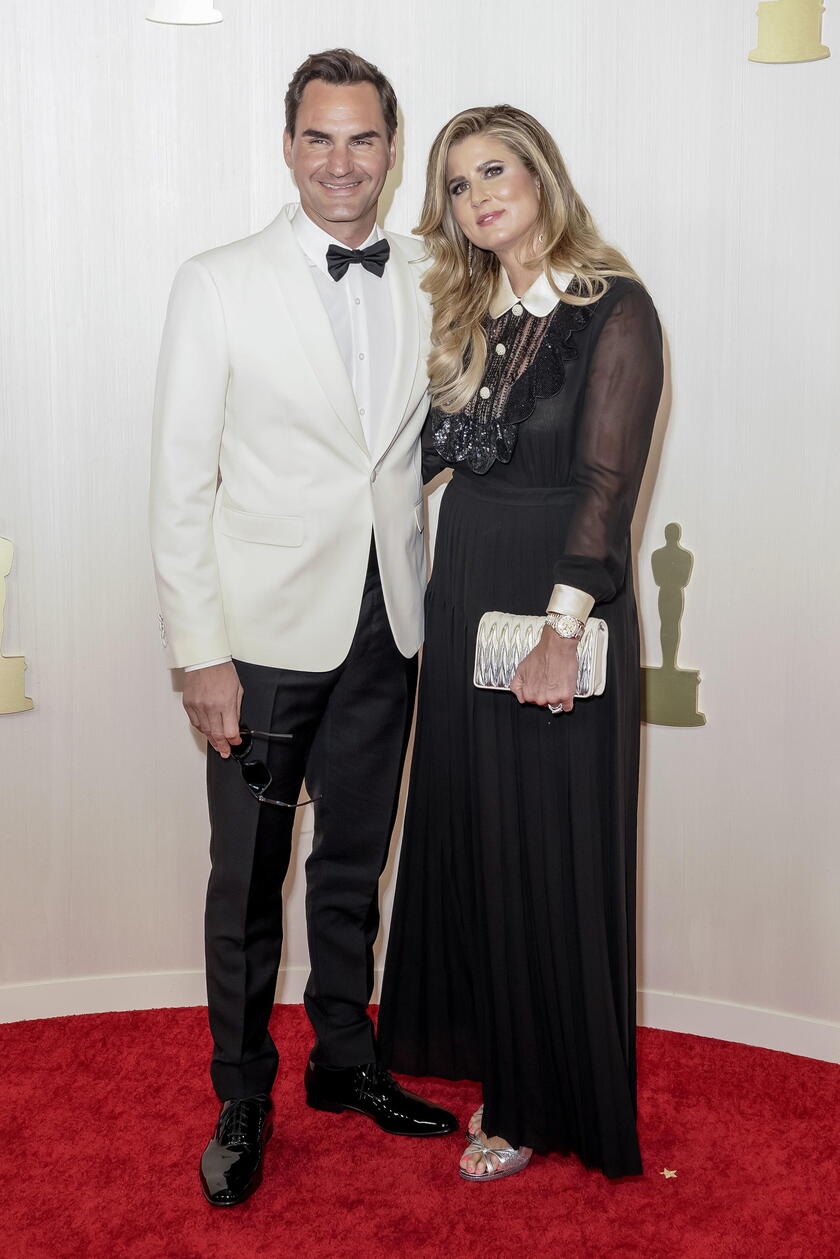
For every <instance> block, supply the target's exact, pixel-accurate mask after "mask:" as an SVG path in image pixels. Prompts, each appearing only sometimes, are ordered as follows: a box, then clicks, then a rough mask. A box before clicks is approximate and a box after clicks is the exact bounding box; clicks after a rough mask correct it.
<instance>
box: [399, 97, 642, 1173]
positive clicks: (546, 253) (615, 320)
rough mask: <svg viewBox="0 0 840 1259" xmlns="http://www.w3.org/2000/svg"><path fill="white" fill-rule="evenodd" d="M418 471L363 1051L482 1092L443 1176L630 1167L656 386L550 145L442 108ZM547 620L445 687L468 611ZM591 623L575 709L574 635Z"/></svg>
mask: <svg viewBox="0 0 840 1259" xmlns="http://www.w3.org/2000/svg"><path fill="white" fill-rule="evenodd" d="M417 231H418V233H420V234H422V236H423V237H424V239H425V241H426V244H427V248H428V252H429V254H430V257H431V264H430V266H429V270H428V272H427V275H426V278H425V280H424V287H425V288H426V290H427V291H428V293H429V294H430V297H431V300H432V304H433V310H434V321H433V327H432V344H433V349H432V353H431V356H430V359H429V369H430V378H431V392H432V410H431V412H430V414H429V419H428V422H427V426H426V431H425V434H424V450H425V453H426V455H427V472H428V473H429V474H430V475H434V473H435V471H438V470H440V469H441V468H442V467H444V466H447V465H448V466H451V467H453V468H454V474H453V476H452V480H451V483H450V485H449V486H448V488H447V490H446V493H445V495H444V498H443V502H442V507H441V513H440V521H439V526H438V535H437V543H436V553H435V562H434V570H433V575H432V579H431V583H430V585H429V589H428V594H427V628H426V646H425V652H424V662H423V673H422V680H421V685H420V698H419V710H418V718H417V733H416V740H415V750H414V762H413V768H412V776H411V791H410V798H409V804H408V809H407V815H406V825H405V832H404V838H403V848H402V859H401V864H400V873H399V881H398V886H397V893H396V903H395V907H394V914H393V926H392V930H391V939H390V946H389V952H388V960H387V966H386V971H385V981H384V989H383V997H382V1007H381V1012H380V1024H379V1044H380V1047H381V1052H382V1054H383V1056H384V1057H385V1059H386V1061H387V1062H389V1063H390V1065H392V1066H393V1067H394V1068H395V1069H397V1070H400V1071H405V1072H408V1073H410V1074H413V1075H426V1074H430V1075H437V1076H445V1077H448V1078H452V1079H458V1078H465V1077H466V1078H470V1079H477V1080H481V1081H482V1084H483V1093H484V1103H483V1111H482V1109H481V1108H480V1109H479V1110H478V1111H477V1112H476V1114H475V1115H474V1116H473V1118H472V1120H471V1121H470V1125H469V1140H470V1144H469V1146H468V1148H467V1150H466V1152H465V1153H464V1155H463V1157H462V1159H461V1165H460V1173H461V1175H462V1176H464V1177H465V1178H466V1179H469V1180H473V1181H488V1180H491V1179H496V1178H499V1177H501V1176H504V1175H510V1174H512V1173H513V1172H516V1171H519V1170H521V1169H523V1168H524V1167H525V1166H527V1163H528V1161H529V1159H530V1157H531V1154H532V1152H533V1151H534V1150H536V1151H537V1152H539V1153H544V1152H548V1151H551V1150H560V1151H565V1152H569V1151H571V1152H574V1153H576V1154H577V1155H578V1156H579V1157H580V1159H581V1160H582V1161H583V1163H584V1164H585V1165H586V1166H588V1167H598V1168H601V1169H602V1170H603V1171H604V1173H605V1174H606V1175H607V1176H610V1177H616V1176H622V1175H627V1174H636V1173H639V1172H641V1159H640V1154H639V1146H638V1139H637V1135H636V1122H635V1118H636V1097H635V1045H634V1038H635V975H634V969H635V958H634V944H635V923H634V911H635V887H634V882H635V851H636V804H637V791H638V756H639V642H638V627H637V619H636V606H635V597H634V592H633V583H632V571H631V563H630V551H629V533H630V522H631V518H632V516H633V510H634V506H635V502H636V496H637V493H638V489H639V483H640V480H641V477H642V472H643V469H644V464H645V459H646V457H647V451H648V446H649V443H650V436H651V430H652V428H653V422H654V417H655V414H656V409H657V405H658V402H659V397H660V392H661V386H662V345H661V333H660V329H659V323H658V320H657V316H656V311H655V309H654V307H653V303H652V302H651V300H650V297H649V296H648V294H647V292H646V291H645V289H644V288H643V287H642V285H641V284H640V283H639V281H638V279H637V278H636V276H635V273H634V272H633V270H632V268H631V267H630V265H629V264H628V262H627V261H626V260H625V259H624V258H623V256H622V255H621V254H620V253H618V252H617V251H616V250H615V249H612V248H610V247H609V246H608V245H606V244H605V243H604V241H603V240H602V239H601V238H600V236H599V235H598V232H597V230H596V228H595V226H594V224H593V222H592V219H591V217H590V215H589V212H588V211H587V209H586V207H585V205H584V204H583V202H582V201H581V199H580V197H579V196H578V195H577V193H576V192H575V190H574V188H573V186H572V183H571V180H570V179H569V176H568V173H567V171H566V168H565V166H564V163H563V160H562V158H561V156H560V154H559V152H558V150H557V147H556V145H555V143H554V141H553V140H552V138H551V136H550V135H549V134H548V133H547V132H546V130H545V129H544V128H543V127H542V126H541V125H540V124H539V123H538V122H537V121H536V120H535V119H534V118H532V117H531V116H530V115H529V114H526V113H523V112H522V111H521V110H518V109H513V108H511V107H510V106H507V105H502V106H498V107H495V108H486V109H470V110H467V111H465V112H463V113H461V114H458V115H457V117H455V118H453V119H452V121H451V122H449V123H448V124H447V125H446V126H445V127H444V128H443V130H442V131H441V133H440V134H439V135H438V137H437V139H436V140H435V143H434V145H433V148H432V151H431V154H430V157H429V166H428V174H427V187H426V199H425V204H424V208H423V218H422V222H421V224H420V226H419V228H418V229H417ZM546 609H548V610H549V612H550V613H551V616H550V617H549V621H550V624H549V623H547V624H546V627H545V629H544V630H543V631H542V635H541V637H540V640H539V642H538V644H537V646H536V647H535V648H534V650H533V651H532V652H531V654H530V655H529V656H528V657H527V658H526V659H525V660H523V661H522V662H521V664H520V665H519V667H518V669H517V671H516V674H515V676H514V679H513V681H512V683H511V691H512V692H513V694H505V693H503V692H498V691H484V690H478V689H476V688H475V686H474V685H473V682H472V675H473V662H474V655H475V643H476V631H477V627H478V623H479V620H480V618H481V616H482V614H483V613H484V612H487V611H491V610H493V611H501V612H511V613H532V614H537V613H541V612H543V611H544V610H546ZM590 614H592V615H595V616H598V617H601V618H603V619H604V620H605V621H606V622H607V624H608V627H609V656H608V674H607V685H606V690H605V692H604V694H603V695H601V696H599V697H597V698H591V699H588V700H584V701H581V702H579V703H575V701H574V691H575V680H576V675H577V662H576V651H577V639H578V637H579V634H580V632H581V630H582V626H583V623H584V622H585V620H586V618H587V616H588V615H590Z"/></svg>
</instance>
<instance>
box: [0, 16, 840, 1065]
mask: <svg viewBox="0 0 840 1259" xmlns="http://www.w3.org/2000/svg"><path fill="white" fill-rule="evenodd" d="M221 7H222V9H223V12H224V14H225V21H224V23H223V24H222V25H220V26H214V27H206V28H194V29H189V28H179V27H166V26H160V25H153V24H150V23H147V22H145V21H144V20H143V13H144V0H87V3H85V4H84V5H57V4H55V3H51V2H50V0H4V4H3V8H2V15H0V58H2V66H1V67H0V170H2V172H3V177H2V180H0V303H1V304H2V339H1V340H0V347H1V348H0V352H1V353H2V367H1V369H0V405H1V406H2V438H3V445H2V464H1V465H0V468H1V469H2V470H1V471H0V534H4V535H7V536H9V537H11V538H12V539H13V540H14V542H15V544H16V547H17V552H16V561H15V569H14V572H13V575H12V578H11V579H10V580H9V583H8V586H9V589H8V602H7V618H6V619H7V629H6V641H5V651H6V652H7V654H11V653H14V652H23V653H25V655H26V657H27V659H28V661H29V665H30V670H29V673H28V687H29V693H30V694H31V695H32V696H33V697H34V698H35V703H36V707H35V708H34V710H33V711H31V712H29V713H24V714H20V715H16V716H6V717H0V772H1V773H2V779H3V786H2V809H0V825H2V861H3V875H2V883H0V916H1V920H2V958H1V959H0V983H2V984H3V985H5V986H4V987H2V989H0V1017H2V1018H6V1019H14V1018H22V1017H31V1016H38V1015H44V1014H55V1013H66V1012H74V1011H83V1010H92V1009H113V1008H122V1007H128V1006H132V1005H141V1006H142V1005H155V1004H158V1005H160V1004H180V1003H191V1002H199V1001H201V1000H202V999H203V981H202V976H201V958H202V946H201V916H202V899H203V885H204V881H205V878H206V873H207V856H206V850H207V824H206V814H205V804H204V798H203V768H204V758H203V753H202V750H201V748H200V747H199V744H198V741H197V740H194V739H193V738H192V737H191V735H190V733H189V731H188V728H187V726H186V720H185V718H184V717H183V714H182V711H181V708H180V699H179V695H178V694H177V691H176V690H175V689H174V687H173V682H172V680H171V677H170V675H169V673H168V672H167V671H166V670H165V668H164V663H163V653H162V651H161V648H160V644H159V640H158V632H157V627H156V615H157V605H156V601H155V594H154V589H153V584H152V577H151V568H150V561H149V558H148V545H147V540H146V524H145V510H146V509H145V501H146V486H147V447H148V437H149V412H150V406H151V398H152V389H153V380H154V369H155V361H156V355H157V347H158V340H159V336H160V330H161V325H162V320H163V314H164V308H165V303H166V297H167V293H168V288H169V284H170V281H171V278H172V275H173V273H174V271H175V268H176V266H177V265H178V263H179V262H180V261H181V260H182V259H183V258H185V257H187V256H189V255H191V254H194V253H196V252H198V251H199V250H202V249H205V248H208V247H209V246H211V245H214V244H217V243H221V242H223V241H226V240H230V239H233V238H235V237H238V236H242V235H245V234H247V233H249V232H251V231H253V230H255V229H257V228H259V227H261V226H262V225H263V224H264V223H265V222H267V221H268V219H269V218H270V217H272V216H273V214H274V213H275V212H276V209H277V207H278V206H279V205H280V204H281V203H282V202H283V201H284V200H288V199H291V198H292V196H293V195H294V194H293V189H292V188H291V186H290V184H289V181H288V179H287V177H286V173H285V169H284V167H283V166H282V158H281V150H280V140H281V131H282V100H283V94H284V91H285V86H286V83H287V80H288V77H289V75H290V73H291V71H292V70H293V69H294V67H295V66H296V65H297V64H298V62H299V61H300V60H301V59H302V58H303V57H304V56H305V55H306V54H307V53H308V52H311V51H315V50H317V49H319V48H323V47H328V46H331V45H335V44H348V45H350V46H352V47H354V48H356V49H357V50H359V51H361V52H363V53H364V54H365V55H367V56H369V57H370V58H372V59H373V60H374V61H376V62H378V63H379V64H380V65H381V66H382V68H383V69H385V70H386V72H388V73H389V74H390V76H391V77H392V79H393V82H394V84H395V86H396V88H397V92H398V94H399V96H400V100H401V104H402V109H403V112H404V119H405V125H404V129H403V135H404V157H403V160H402V161H401V163H400V165H399V167H398V170H397V172H396V175H397V178H396V179H394V180H393V185H392V192H391V195H392V204H391V205H390V207H389V214H388V221H389V224H390V225H391V226H392V227H394V228H395V229H397V230H401V231H406V230H409V229H410V228H411V227H412V225H413V224H414V222H415V221H416V217H417V212H418V207H419V204H420V198H421V190H422V179H423V167H424V161H425V155H426V153H427V151H428V148H429V144H430V142H431V140H432V138H433V136H434V134H435V132H436V131H437V129H438V127H439V126H440V125H441V124H442V123H443V121H444V120H445V119H446V118H448V117H449V116H450V115H451V114H452V113H454V112H455V111H456V110H458V109H460V108H462V107H464V106H467V105H472V104H476V103H482V104H484V103H491V102H495V101H498V100H507V101H510V102H513V103H515V104H518V105H521V106H524V107H525V108H526V109H529V110H531V111H532V112H533V113H535V114H537V115H538V116H539V117H540V118H541V119H542V120H543V121H544V122H545V123H546V124H548V125H549V126H550V127H551V129H552V130H553V131H554V133H555V135H556V136H557V138H558V140H559V142H560V145H561V148H562V149H563V151H564V153H565V155H566V157H567V160H568V162H569V165H570V167H571V170H572V173H573V176H574V178H575V180H576V182H577V184H578V187H579V188H580V190H581V192H582V193H583V195H584V196H585V198H586V199H587V201H588V202H589V204H590V206H591V207H592V209H593V211H594V213H595V215H596V218H597V220H598V222H599V223H600V225H601V227H602V229H603V230H604V232H605V233H606V234H607V235H608V236H609V237H611V238H613V239H615V240H616V241H617V242H619V243H620V244H621V245H622V247H623V248H624V249H625V250H626V252H627V253H628V254H629V256H630V257H631V258H632V260H633V261H634V263H635V264H636V266H637V268H638V270H639V271H640V273H641V274H642V276H643V277H644V278H645V280H646V281H647V283H648V285H649V287H650V289H651V292H652V293H653V295H654V298H655V300H656V301H657V304H658V306H659V310H660V312H661V316H662V321H663V324H664V327H665V330H666V333H667V337H668V343H669V353H670V360H671V369H672V405H671V407H670V415H669V416H667V417H663V418H667V426H665V425H664V424H663V426H661V428H660V432H659V439H658V447H657V457H656V459H655V460H654V462H655V463H658V465H659V466H658V478H657V479H656V481H655V484H654V483H653V478H652V476H650V477H649V478H648V484H647V487H646V491H645V494H644V496H643V500H644V501H643V504H642V510H641V513H640V517H639V519H638V521H637V532H638V534H639V547H640V561H639V569H640V586H641V603H642V612H643V620H644V628H645V635H646V639H647V652H648V663H651V664H656V663H658V619H657V613H656V589H655V587H654V585H653V582H652V578H651V576H650V573H649V563H648V557H649V554H650V552H651V551H652V550H653V549H654V548H655V547H657V546H659V545H661V541H662V529H663V527H664V525H665V524H666V523H667V522H668V521H670V520H678V521H680V522H681V523H682V525H683V528H684V533H683V543H684V545H686V546H687V547H688V548H689V549H691V550H692V551H694V553H695V556H696V561H695V571H694V577H693V580H692V583H691V586H690V587H689V592H688V599H687V608H686V615H685V620H684V626H683V642H682V648H681V654H680V660H681V663H682V664H683V665H685V666H699V667H700V668H701V670H702V674H703V683H702V688H701V706H702V707H703V709H704V710H705V711H706V713H707V714H708V718H709V724H708V725H707V726H706V727H705V728H703V729H690V730H672V729H664V728H649V729H647V731H646V735H645V740H644V743H645V756H644V787H643V801H644V808H643V835H642V845H641V911H642V917H641V969H640V983H641V987H642V989H643V1003H642V1017H643V1019H644V1020H645V1021H647V1022H650V1023H654V1024H656V1025H659V1026H670V1027H674V1028H678V1029H684V1030H692V1031H698V1032H703V1033H706V1034H709V1035H721V1036H727V1037H730V1038H732V1039H743V1040H751V1041H754V1042H755V1043H763V1044H768V1045H771V1046H775V1047H780V1048H787V1049H791V1050H793V1051H795V1052H802V1053H808V1054H812V1055H813V1056H819V1057H825V1058H835V1059H837V1060H840V993H838V983H837V958H838V953H839V952H840V915H838V913H837V906H838V903H840V856H838V844H837V833H838V821H837V819H838V816H840V775H838V774H837V771H836V758H837V737H836V730H837V711H838V701H840V683H838V666H837V661H836V653H835V651H834V643H835V641H836V638H837V626H838V624H840V591H839V590H838V571H837V569H838V565H837V548H836V537H837V535H838V532H840V506H838V503H840V496H838V494H837V491H836V485H835V482H836V479H837V468H838V466H840V424H838V396H839V395H840V390H838V386H840V380H838V374H840V368H838V362H840V358H838V354H837V345H838V341H840V286H838V274H840V268H839V266H838V264H840V235H838V232H837V228H836V224H837V222H838V221H840V128H838V127H837V117H838V105H839V104H840V101H839V100H838V95H839V94H838V88H839V87H840V5H837V6H829V12H828V13H827V14H826V20H825V42H827V43H828V44H829V45H833V48H834V53H835V56H834V57H833V58H832V59H830V60H828V61H823V62H819V63H815V64H806V65H792V66H767V65H755V64H750V63H749V62H748V61H747V52H748V51H749V49H750V48H752V47H753V46H754V44H755V16H754V7H755V6H754V4H753V3H752V0H735V2H733V0H695V3H694V4H691V5H687V4H674V3H673V0H587V3H586V4H581V3H579V2H578V0H530V3H527V4H524V5H510V4H508V3H505V2H504V0H488V3H486V4H484V5H483V6H482V7H481V9H480V11H479V10H476V9H475V8H474V6H469V5H455V4H452V3H451V2H450V0H427V3H425V4H423V5H419V4H414V3H408V0H396V2H394V3H384V2H383V0H367V2H366V3H365V4H364V5H348V4H346V3H345V2H344V0H309V2H308V3H305V4H304V3H296V2H294V0H221ZM835 10H836V11H835ZM478 12H480V14H481V21H480V24H476V20H475V16H476V14H477V13H478ZM666 427H667V431H664V430H665V428H666ZM307 838H308V829H307V823H306V822H305V823H304V829H303V833H302V835H301V838H300V843H299V847H298V852H297V857H296V861H295V865H294V868H293V871H292V873H291V875H290V879H289V884H288V909H289V931H288V939H287V946H286V950H285V966H286V967H287V968H288V969H287V971H286V975H285V981H284V983H283V984H282V985H281V992H282V994H283V996H284V998H285V999H287V1000H296V999H298V998H299V993H300V991H301V988H302V981H303V975H304V973H305V967H306V945H305V936H304V931H303V921H302V909H303V901H302V897H303V888H302V877H301V876H302V868H303V858H304V855H305V849H306V846H307ZM392 883H393V863H392V867H391V868H390V869H389V873H388V875H387V876H386V880H385V886H384V891H385V903H386V907H387V905H388V903H389V896H390V892H391V890H392Z"/></svg>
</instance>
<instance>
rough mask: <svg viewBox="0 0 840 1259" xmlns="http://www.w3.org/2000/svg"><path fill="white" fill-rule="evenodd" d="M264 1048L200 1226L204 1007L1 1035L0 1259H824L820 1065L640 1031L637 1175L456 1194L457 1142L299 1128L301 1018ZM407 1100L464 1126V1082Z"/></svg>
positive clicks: (567, 1168) (289, 1020) (209, 1110)
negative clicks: (268, 1057) (259, 1102)
mask: <svg viewBox="0 0 840 1259" xmlns="http://www.w3.org/2000/svg"><path fill="white" fill-rule="evenodd" d="M274 1034H275V1038H276V1039H277V1041H278V1043H279V1044H280V1046H281V1049H282V1051H283V1056H284V1064H283V1067H282V1068H281V1071H282V1081H281V1083H280V1085H279V1087H278V1088H277V1089H276V1091H275V1102H276V1103H277V1112H278V1114H277V1120H278V1122H277V1125H276V1128H275V1135H274V1138H273V1139H272V1141H271V1143H270V1144H269V1146H268V1152H267V1154H266V1166H265V1182H264V1184H263V1187H262V1188H261V1189H260V1190H259V1192H258V1193H257V1194H256V1196H255V1197H254V1198H253V1199H251V1200H250V1201H249V1202H248V1203H246V1204H245V1205H243V1206H241V1207H238V1208H235V1209H232V1210H229V1211H219V1210H214V1209H213V1208H212V1207H209V1206H208V1205H206V1203H205V1202H204V1200H203V1198H202V1197H201V1192H200V1189H199V1185H198V1179H197V1175H196V1164H197V1160H198V1157H199V1154H200V1151H201V1149H202V1147H203V1145H204V1143H205V1141H206V1140H207V1137H208V1136H209V1134H210V1131H211V1129H212V1126H213V1122H214V1120H215V1114H216V1105H215V1100H214V1098H213V1095H212V1093H211V1091H210V1087H209V1081H208V1079H207V1074H206V1066H207V1056H208V1051H209V1040H208V1033H207V1028H206V1015H205V1011H204V1010H202V1009H189V1010H154V1011H144V1012H138V1013H131V1014H101V1015H84V1016H80V1017H77V1018H70V1019H48V1020H43V1021H39V1022H31V1023H17V1024H8V1025H6V1026H3V1027H0V1051H1V1052H2V1063H3V1077H2V1086H0V1093H2V1097H0V1115H2V1120H0V1131H2V1133H3V1151H4V1157H3V1167H4V1177H3V1179H4V1184H3V1216H4V1219H5V1224H4V1227H3V1232H2V1241H3V1256H4V1259H106V1257H107V1259H123V1257H124V1256H127V1257H130V1259H134V1257H137V1259H281V1257H283V1259H285V1257H286V1256H291V1257H292V1259H310V1257H314V1256H318V1257H319V1259H321V1257H323V1259H333V1257H335V1259H368V1257H370V1259H381V1257H384V1256H403V1255H405V1256H411V1257H412V1259H413V1257H414V1256H441V1257H446V1259H448V1257H449V1256H457V1257H459V1259H460V1257H463V1259H477V1257H478V1256H484V1255H486V1256H488V1259H537V1257H539V1259H554V1257H555V1256H556V1257H557V1259H560V1257H561V1256H562V1257H563V1259H613V1256H622V1257H624V1256H626V1257H632V1259H658V1257H659V1256H663V1257H664V1256H668V1257H669V1259H689V1257H691V1259H695V1257H696V1259H716V1257H717V1256H726V1257H729V1256H738V1257H741V1256H744V1257H745V1259H746V1257H749V1259H837V1257H840V1154H839V1153H838V1150H839V1149H840V1066H833V1065H830V1064H827V1063H821V1062H816V1061H812V1060H811V1059H806V1058H795V1057H791V1056H789V1055H786V1054H775V1053H770V1052H768V1051H766V1050H761V1049H750V1048H746V1047H744V1046H741V1045H732V1044H725V1043H722V1042H720V1041H713V1040H705V1039H702V1038H700V1037H696V1036H678V1035H674V1034H672V1033H668V1032H657V1031H650V1030H646V1029H642V1030H641V1032H640V1034H639V1042H640V1043H639V1058H640V1061H639V1104H640V1132H641V1140H642V1153H643V1156H644V1158H645V1162H646V1172H645V1175H644V1176H643V1177H640V1178H638V1179H635V1180H626V1181H619V1182H614V1183H610V1182H608V1181H606V1180H604V1178H603V1177H602V1176H601V1175H600V1174H598V1173H594V1172H586V1171H584V1170H583V1169H582V1168H581V1167H580V1165H579V1164H577V1163H576V1162H575V1161H574V1160H572V1159H564V1158H560V1157H557V1156H553V1157H551V1158H543V1159H535V1161H534V1163H533V1164H532V1166H531V1167H530V1168H529V1169H528V1170H527V1171H526V1172H525V1173H524V1174H522V1175H520V1176H514V1177H512V1178H511V1179H509V1180H505V1181H501V1182H500V1183H498V1184H493V1185H469V1184H465V1183H464V1182H462V1181H461V1180H460V1179H459V1178H458V1176H457V1171H456V1164H457V1159H458V1156H459V1154H460V1151H461V1149H462V1142H461V1141H460V1140H459V1139H458V1138H457V1137H450V1138H444V1139H442V1140H439V1141H436V1140H435V1141H432V1140H430V1141H408V1140H405V1139H400V1138H397V1137H387V1136H385V1135H384V1134H383V1133H380V1132H379V1130H378V1129H376V1128H375V1127H373V1125H371V1124H370V1123H369V1121H367V1120H365V1119H363V1118H361V1117H356V1116H351V1115H349V1114H345V1115H340V1116H335V1115H326V1114H320V1113H317V1112H315V1111H311V1110H308V1109H307V1107H306V1106H305V1105H304V1102H303V1088H302V1084H301V1076H302V1072H303V1067H304V1063H305V1059H306V1052H307V1049H308V1046H309V1028H308V1024H307V1023H306V1019H305V1016H304V1014H303V1010H302V1007H300V1006H285V1007H278V1009H277V1010H276V1011H275V1026H274ZM416 1091H417V1092H420V1093H423V1094H425V1095H427V1096H430V1097H434V1098H435V1099H436V1100H437V1101H439V1102H441V1103H442V1104H444V1105H446V1106H448V1107H449V1108H450V1109H452V1110H454V1111H455V1112H456V1113H457V1114H458V1115H459V1117H462V1118H463V1119H464V1120H465V1121H466V1118H467V1116H468V1114H469V1113H470V1110H471V1108H472V1107H473V1105H474V1103H475V1102H476V1101H477V1100H478V1090H477V1088H476V1086H475V1085H471V1084H451V1083H447V1082H443V1081H432V1080H423V1081H421V1082H420V1083H419V1084H417V1085H416ZM664 1168H669V1169H673V1170H675V1171H676V1173H677V1175H676V1177H675V1178H667V1179H666V1178H665V1177H664V1176H662V1175H661V1174H660V1173H661V1172H662V1170H663V1169H664Z"/></svg>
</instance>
